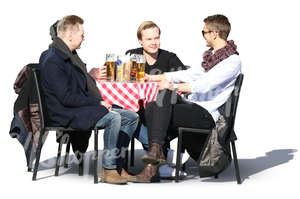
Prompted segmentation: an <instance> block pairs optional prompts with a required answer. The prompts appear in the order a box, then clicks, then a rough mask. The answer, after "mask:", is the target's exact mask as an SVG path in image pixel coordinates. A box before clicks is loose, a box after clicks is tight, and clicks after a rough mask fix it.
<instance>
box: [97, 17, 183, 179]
mask: <svg viewBox="0 0 300 199" xmlns="http://www.w3.org/2000/svg"><path fill="white" fill-rule="evenodd" d="M160 33H161V30H160V28H159V27H158V25H156V24H155V23H154V22H152V21H144V22H142V23H141V25H140V26H139V27H138V30H137V38H138V41H139V43H140V45H141V46H142V47H140V48H136V49H131V50H128V51H127V52H126V54H130V55H132V54H140V55H144V57H145V60H146V66H145V72H146V73H147V74H163V73H164V72H170V71H178V70H183V69H186V66H184V64H183V63H182V62H181V61H180V59H179V58H178V57H177V56H176V54H174V53H172V52H168V51H166V50H163V49H160ZM91 75H92V76H93V77H94V78H95V79H96V80H104V79H105V78H106V68H105V66H102V67H100V69H96V68H94V69H92V70H91ZM138 114H139V116H140V123H139V125H138V132H137V133H136V134H135V136H136V138H137V139H138V140H139V141H140V142H141V143H142V145H143V147H144V149H145V150H148V149H149V144H148V143H149V142H148V135H147V128H146V127H145V121H144V111H143V109H140V110H139V111H138ZM120 137H122V135H121V134H120ZM169 141H170V139H167V140H166V142H167V143H166V144H165V145H164V147H163V148H164V150H163V151H164V153H165V155H166V154H167V148H168V147H169ZM163 169H164V168H160V171H161V173H162V172H163V171H169V170H170V168H165V169H164V170H163ZM156 170H157V167H156V166H153V165H151V164H148V165H147V166H146V167H145V169H144V171H143V172H142V173H141V174H140V175H138V178H139V179H140V180H142V181H144V182H151V178H152V177H153V176H154V175H155V173H156ZM164 173H165V172H164ZM165 175H166V174H165ZM165 177H166V176H165ZM152 181H155V180H154V179H153V180H152Z"/></svg>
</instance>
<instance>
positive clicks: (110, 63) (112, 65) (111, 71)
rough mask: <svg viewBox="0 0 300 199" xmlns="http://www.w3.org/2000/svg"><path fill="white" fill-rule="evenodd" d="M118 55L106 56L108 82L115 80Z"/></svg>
mask: <svg viewBox="0 0 300 199" xmlns="http://www.w3.org/2000/svg"><path fill="white" fill-rule="evenodd" d="M116 62H117V59H116V55H115V54H106V62H105V65H106V80H107V81H114V80H115V70H116Z"/></svg>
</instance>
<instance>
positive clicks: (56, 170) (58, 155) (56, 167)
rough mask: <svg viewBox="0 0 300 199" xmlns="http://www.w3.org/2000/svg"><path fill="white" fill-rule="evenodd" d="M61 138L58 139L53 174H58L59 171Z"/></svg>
mask: <svg viewBox="0 0 300 199" xmlns="http://www.w3.org/2000/svg"><path fill="white" fill-rule="evenodd" d="M62 143H63V139H61V140H60V142H59V145H58V150H57V157H56V166H55V174H54V175H55V176H58V173H59V166H60V165H59V163H60V159H61V148H62Z"/></svg>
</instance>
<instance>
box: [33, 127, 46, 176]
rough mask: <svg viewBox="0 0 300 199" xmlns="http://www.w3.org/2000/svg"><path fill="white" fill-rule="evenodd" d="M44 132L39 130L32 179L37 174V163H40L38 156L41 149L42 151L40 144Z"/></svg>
mask: <svg viewBox="0 0 300 199" xmlns="http://www.w3.org/2000/svg"><path fill="white" fill-rule="evenodd" d="M44 133H45V131H44V130H41V132H40V137H39V142H38V147H37V149H36V160H35V164H34V169H33V175H32V180H33V181H35V180H36V175H37V171H38V168H39V164H40V156H41V151H42V145H43V143H42V142H43V137H44Z"/></svg>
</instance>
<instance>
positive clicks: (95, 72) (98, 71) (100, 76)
mask: <svg viewBox="0 0 300 199" xmlns="http://www.w3.org/2000/svg"><path fill="white" fill-rule="evenodd" d="M89 73H90V75H91V76H92V77H93V78H94V79H95V80H96V81H103V80H106V66H100V67H99V68H92V70H91V71H90V72H89Z"/></svg>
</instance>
